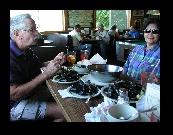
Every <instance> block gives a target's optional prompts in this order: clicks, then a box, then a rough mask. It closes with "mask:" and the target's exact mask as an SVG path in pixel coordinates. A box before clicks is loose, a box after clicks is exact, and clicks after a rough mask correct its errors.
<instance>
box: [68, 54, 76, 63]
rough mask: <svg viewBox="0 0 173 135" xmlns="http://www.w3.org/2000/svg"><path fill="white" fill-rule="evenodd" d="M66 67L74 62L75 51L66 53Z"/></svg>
mask: <svg viewBox="0 0 173 135" xmlns="http://www.w3.org/2000/svg"><path fill="white" fill-rule="evenodd" d="M67 61H68V63H69V64H68V66H72V65H73V64H75V62H76V51H68V53H67Z"/></svg>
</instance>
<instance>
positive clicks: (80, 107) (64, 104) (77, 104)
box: [46, 79, 104, 122]
mask: <svg viewBox="0 0 173 135" xmlns="http://www.w3.org/2000/svg"><path fill="white" fill-rule="evenodd" d="M46 84H47V87H48V88H49V90H50V92H51V94H52V96H53V97H54V99H55V101H56V103H57V104H58V105H59V107H60V108H61V110H62V113H63V115H64V117H65V118H66V120H67V122H86V120H85V116H84V115H85V114H86V113H90V112H91V110H90V107H96V106H98V104H100V103H102V102H103V101H104V98H103V96H102V95H101V94H99V95H98V96H95V97H92V98H91V99H90V100H89V102H88V103H85V101H86V99H80V98H75V97H68V98H62V96H61V95H60V93H59V92H58V90H64V89H67V88H68V87H69V86H70V84H61V83H56V82H54V81H52V79H48V80H46Z"/></svg>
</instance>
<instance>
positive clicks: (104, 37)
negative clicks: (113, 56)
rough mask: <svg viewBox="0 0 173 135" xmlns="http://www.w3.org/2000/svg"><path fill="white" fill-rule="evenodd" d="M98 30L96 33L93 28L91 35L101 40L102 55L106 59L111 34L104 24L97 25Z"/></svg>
mask: <svg viewBox="0 0 173 135" xmlns="http://www.w3.org/2000/svg"><path fill="white" fill-rule="evenodd" d="M97 28H98V31H97V32H96V33H94V31H93V30H91V36H95V37H96V39H99V40H101V41H100V42H99V43H100V44H99V45H100V49H101V55H102V58H103V59H106V58H107V57H106V45H107V44H109V40H110V37H109V34H108V32H107V31H106V30H104V26H103V24H98V25H97Z"/></svg>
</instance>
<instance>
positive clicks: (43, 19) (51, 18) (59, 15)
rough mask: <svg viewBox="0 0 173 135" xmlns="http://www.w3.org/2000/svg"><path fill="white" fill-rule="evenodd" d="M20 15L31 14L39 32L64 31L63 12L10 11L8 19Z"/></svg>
mask: <svg viewBox="0 0 173 135" xmlns="http://www.w3.org/2000/svg"><path fill="white" fill-rule="evenodd" d="M21 13H29V14H31V16H32V18H33V19H34V20H35V23H36V25H37V26H38V28H39V32H44V31H64V30H65V20H64V19H65V17H64V10H10V17H13V16H15V15H17V14H21Z"/></svg>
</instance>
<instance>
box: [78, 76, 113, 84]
mask: <svg viewBox="0 0 173 135" xmlns="http://www.w3.org/2000/svg"><path fill="white" fill-rule="evenodd" d="M81 80H83V81H85V82H86V81H88V80H90V81H91V83H95V85H97V86H107V85H109V84H114V83H113V82H110V83H104V82H99V81H97V80H96V79H94V78H93V77H92V76H91V75H90V74H88V75H84V76H82V77H81Z"/></svg>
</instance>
